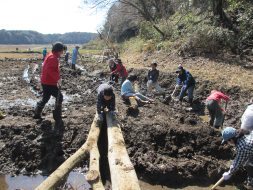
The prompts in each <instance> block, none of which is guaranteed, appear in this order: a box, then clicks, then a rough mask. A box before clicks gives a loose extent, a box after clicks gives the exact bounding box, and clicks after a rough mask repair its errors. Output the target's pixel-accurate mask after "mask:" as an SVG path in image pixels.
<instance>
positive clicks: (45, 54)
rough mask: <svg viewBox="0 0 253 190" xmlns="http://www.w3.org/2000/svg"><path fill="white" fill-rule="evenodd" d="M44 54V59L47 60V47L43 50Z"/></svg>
mask: <svg viewBox="0 0 253 190" xmlns="http://www.w3.org/2000/svg"><path fill="white" fill-rule="evenodd" d="M42 55H43V61H44V60H45V58H46V56H47V48H44V49H43V51H42Z"/></svg>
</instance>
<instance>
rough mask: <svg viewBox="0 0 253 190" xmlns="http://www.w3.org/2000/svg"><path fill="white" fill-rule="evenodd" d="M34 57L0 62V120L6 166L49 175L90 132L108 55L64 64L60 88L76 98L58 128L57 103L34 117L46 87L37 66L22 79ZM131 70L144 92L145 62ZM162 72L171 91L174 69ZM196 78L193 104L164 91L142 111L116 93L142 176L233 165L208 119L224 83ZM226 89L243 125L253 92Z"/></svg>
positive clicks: (199, 174)
mask: <svg viewBox="0 0 253 190" xmlns="http://www.w3.org/2000/svg"><path fill="white" fill-rule="evenodd" d="M28 64H29V63H27V62H25V61H20V60H13V59H10V60H4V61H2V62H0V87H1V91H0V103H2V104H1V105H0V109H1V111H4V112H5V113H6V114H7V117H6V118H4V119H3V120H0V172H1V173H2V174H11V175H18V174H25V175H31V174H38V173H40V174H43V175H47V174H49V173H50V172H52V171H53V170H54V169H55V168H56V167H58V166H59V165H60V164H61V163H62V162H63V161H64V160H65V159H66V158H68V157H69V156H70V155H72V154H73V153H74V152H75V151H76V150H77V149H78V148H79V147H80V146H81V145H82V144H83V143H84V142H85V140H86V138H87V135H88V131H89V128H90V125H91V123H92V120H93V117H94V114H95V110H96V109H95V108H96V106H95V103H96V92H95V90H96V88H97V87H98V85H99V84H101V83H102V82H103V81H105V80H107V79H109V76H107V75H106V74H105V71H107V68H106V65H105V64H103V63H91V62H85V63H83V64H82V65H81V66H82V67H80V68H83V69H82V70H81V69H77V70H76V71H72V70H71V69H70V68H68V67H66V66H61V71H62V72H61V75H62V79H63V80H62V90H63V91H64V92H65V97H71V99H69V100H68V101H65V102H64V104H63V110H64V113H63V114H64V115H66V116H67V117H66V118H64V119H63V122H64V133H63V134H62V135H57V134H56V133H55V132H54V120H53V117H52V110H53V104H49V105H47V106H46V107H45V109H44V111H43V116H44V119H43V120H42V121H39V120H34V119H33V118H32V115H33V109H34V106H35V102H37V101H38V100H39V99H40V98H41V97H37V94H39V95H40V94H41V93H40V92H41V89H40V85H39V82H38V78H39V73H40V71H39V68H38V70H36V71H35V73H34V75H35V77H34V80H32V81H31V80H30V82H29V80H27V81H25V80H23V78H22V76H23V72H24V70H25V69H26V68H27V65H28ZM30 68H33V65H30ZM31 70H32V69H30V71H29V72H31ZM130 71H131V72H135V73H137V74H138V75H139V83H140V89H141V91H143V93H145V89H146V87H145V85H146V79H145V77H146V74H147V70H135V69H130ZM160 79H161V85H162V87H164V88H165V89H166V91H167V93H168V94H169V93H171V92H172V91H173V89H174V85H175V75H174V74H171V73H165V72H162V73H161V76H160ZM196 86H197V88H196V91H195V100H194V106H193V110H191V111H189V110H188V109H187V108H189V106H188V104H187V103H186V102H183V104H182V105H181V104H179V103H177V102H175V101H173V100H170V101H167V102H164V101H163V99H162V97H160V96H156V97H154V98H155V100H156V101H155V103H154V104H150V105H144V106H141V107H139V112H138V113H135V114H133V113H131V112H129V111H128V106H127V105H126V104H124V102H123V101H122V100H121V99H120V98H119V96H118V97H117V109H118V111H119V115H118V119H119V121H120V123H121V124H122V131H123V135H124V138H125V142H126V146H127V150H128V153H129V155H130V158H131V161H132V162H133V164H134V166H135V168H136V171H137V173H138V176H139V178H142V179H143V180H144V181H148V182H150V183H153V184H160V185H166V186H169V187H185V186H189V185H192V184H194V185H196V184H197V185H198V184H203V183H204V184H211V183H213V182H215V180H217V179H219V177H220V176H221V175H222V173H223V172H224V171H225V170H227V168H228V166H229V163H230V162H229V160H230V159H231V158H232V157H233V155H234V152H233V151H232V149H231V147H228V146H221V136H220V131H219V130H216V129H213V128H211V127H210V126H208V122H207V121H206V120H204V119H203V116H205V115H206V111H205V109H204V103H203V101H204V100H205V98H206V96H207V95H208V94H209V92H210V90H212V89H214V88H216V89H221V88H220V87H219V86H217V85H215V84H213V83H212V82H210V81H198V79H197V84H196ZM115 88H116V93H117V94H118V95H119V93H120V92H119V91H120V89H119V86H117V85H115ZM31 89H33V90H31ZM221 90H223V91H224V92H226V93H228V94H229V95H231V98H232V99H233V101H231V102H230V103H229V105H228V109H227V110H228V111H227V115H226V120H225V123H224V126H233V127H239V124H240V123H239V122H240V120H239V119H240V117H241V115H242V113H243V111H244V109H245V107H246V103H245V102H248V100H249V99H250V97H251V96H252V93H251V92H248V91H242V90H241V89H240V87H238V86H234V87H232V88H227V87H226V86H225V87H222V89H221ZM33 91H35V92H37V94H35V93H34V92H33ZM19 100H21V102H22V103H19V102H18V101H19ZM31 102H32V103H31ZM87 163H88V162H87V161H86V162H84V163H82V165H86V164H87ZM241 174H242V175H241ZM238 175H240V176H242V177H240V180H239V181H243V180H244V179H245V178H244V176H245V175H244V172H243V171H241V172H239V174H238ZM234 179H236V177H235V178H234ZM237 181H238V180H237Z"/></svg>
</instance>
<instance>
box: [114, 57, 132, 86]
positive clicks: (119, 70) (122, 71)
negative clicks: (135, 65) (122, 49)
mask: <svg viewBox="0 0 253 190" xmlns="http://www.w3.org/2000/svg"><path fill="white" fill-rule="evenodd" d="M115 63H116V69H115V70H114V71H112V72H111V74H112V75H113V74H117V75H119V77H121V82H120V85H122V84H123V82H124V81H125V80H126V78H127V76H128V72H127V70H126V67H125V66H124V65H123V64H122V61H121V59H115Z"/></svg>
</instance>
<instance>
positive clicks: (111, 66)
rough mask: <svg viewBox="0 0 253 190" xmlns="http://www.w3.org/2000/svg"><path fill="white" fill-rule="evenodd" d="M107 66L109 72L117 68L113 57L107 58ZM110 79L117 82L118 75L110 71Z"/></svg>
mask: <svg viewBox="0 0 253 190" xmlns="http://www.w3.org/2000/svg"><path fill="white" fill-rule="evenodd" d="M108 66H109V69H110V72H111V73H112V72H113V71H115V70H116V68H117V65H116V62H115V59H109V60H108ZM110 80H111V81H114V82H115V83H118V82H119V75H118V74H114V73H112V74H111V77H110Z"/></svg>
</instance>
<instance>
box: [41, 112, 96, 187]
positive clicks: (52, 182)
mask: <svg viewBox="0 0 253 190" xmlns="http://www.w3.org/2000/svg"><path fill="white" fill-rule="evenodd" d="M99 133H100V127H99V126H98V123H97V116H95V118H94V120H93V123H92V125H91V129H90V132H89V135H88V138H87V140H86V142H85V143H84V144H83V146H82V147H81V148H80V149H78V150H77V151H76V152H75V153H74V154H73V155H72V156H71V157H69V158H68V159H67V160H66V161H65V162H64V163H63V164H62V165H61V166H59V168H57V169H56V170H55V171H54V172H53V173H52V174H51V175H50V176H49V177H48V178H47V179H46V180H45V181H43V182H42V183H41V184H40V185H39V186H38V187H37V188H36V190H49V189H53V188H55V187H56V186H57V184H59V182H60V181H61V180H62V179H64V178H65V176H66V175H67V174H68V173H69V172H70V171H71V170H72V169H73V168H74V167H75V166H76V165H78V164H79V163H80V162H81V161H83V160H84V159H85V158H87V157H88V155H89V152H90V151H92V155H94V154H93V151H96V149H97V148H94V146H96V145H97V144H96V143H97V140H98V137H99ZM94 157H97V156H94ZM97 163H98V164H99V162H97ZM92 166H94V165H93V164H92ZM97 168H98V167H97V166H96V167H93V168H92V169H94V170H93V171H95V173H97V176H98V177H97V178H99V179H100V173H99V170H98V171H96V169H97Z"/></svg>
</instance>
